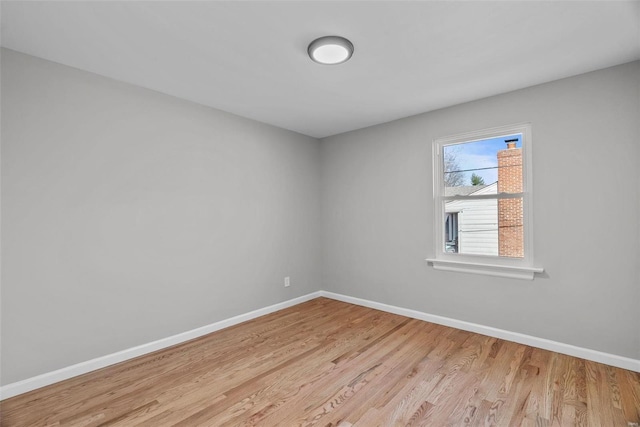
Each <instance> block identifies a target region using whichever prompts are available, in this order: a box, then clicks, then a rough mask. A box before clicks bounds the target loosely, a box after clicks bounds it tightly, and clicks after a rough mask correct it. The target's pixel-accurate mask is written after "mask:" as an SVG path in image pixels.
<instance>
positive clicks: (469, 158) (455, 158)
mask: <svg viewBox="0 0 640 427" xmlns="http://www.w3.org/2000/svg"><path fill="white" fill-rule="evenodd" d="M530 152H531V127H530V125H528V124H524V125H514V126H504V127H500V128H493V129H488V130H484V131H479V132H472V133H468V134H463V135H454V136H450V137H445V138H439V139H437V140H436V141H435V142H434V146H433V173H434V205H435V215H434V218H435V224H434V227H435V234H434V235H435V239H436V244H435V258H432V259H428V261H430V262H431V263H432V264H433V266H434V267H435V268H436V269H440V270H453V271H466V272H472V273H479V274H490V275H497V276H504V277H514V278H526V279H532V278H533V276H534V273H540V272H542V269H541V268H535V267H533V245H532V239H531V236H532V234H531V233H532V230H531V224H532V218H531V212H532V209H531V203H532V197H531V155H530Z"/></svg>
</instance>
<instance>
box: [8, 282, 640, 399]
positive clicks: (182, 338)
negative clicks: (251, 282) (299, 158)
mask: <svg viewBox="0 0 640 427" xmlns="http://www.w3.org/2000/svg"><path fill="white" fill-rule="evenodd" d="M318 297H326V298H331V299H335V300H338V301H343V302H348V303H350V304H355V305H361V306H364V307H369V308H374V309H376V310H381V311H386V312H388V313H394V314H399V315H401V316H406V317H411V318H414V319H419V320H424V321H426V322H431V323H437V324H439V325H444V326H449V327H452V328H457V329H462V330H464V331H470V332H476V333H479V334H483V335H488V336H490V337H495V338H500V339H504V340H508V341H513V342H517V343H520V344H525V345H529V346H532V347H538V348H542V349H544V350H550V351H555V352H557V353H562V354H568V355H570V356H575V357H580V358H582V359H587V360H592V361H594V362H599V363H605V364H607V365H611V366H616V367H619V368H623V369H628V370H630V371H635V372H640V360H637V359H631V358H628V357H622V356H617V355H615V354H609V353H603V352H601V351H596V350H590V349H587V348H582V347H576V346H574V345H570V344H564V343H561V342H557V341H551V340H547V339H544V338H538V337H533V336H531V335H525V334H521V333H518V332H511V331H506V330H504V329H498V328H492V327H490V326H484V325H478V324H476V323H471V322H465V321H463V320H456V319H451V318H449V317H443V316H437V315H434V314H428V313H423V312H421V311H417V310H411V309H408V308H402V307H396V306H393V305H389V304H383V303H379V302H375V301H369V300H365V299H362V298H356V297H350V296H347V295H342V294H336V293H333V292H328V291H317V292H312V293H310V294H307V295H303V296H301V297H298V298H294V299H290V300H288V301H284V302H281V303H278V304H273V305H270V306H268V307H264V308H260V309H258V310H254V311H250V312H248V313H244V314H240V315H238V316H234V317H231V318H229V319H225V320H221V321H219V322H215V323H212V324H210V325H207V326H203V327H200V328H196V329H192V330H190V331H187V332H183V333H181V334H177V335H173V336H170V337H167V338H163V339H160V340H157V341H153V342H150V343H147V344H142V345H139V346H137V347H132V348H129V349H126V350H122V351H119V352H117V353H112V354H108V355H106V356H102V357H98V358H96V359H92V360H88V361H86V362H81V363H78V364H75V365H71V366H68V367H66V368H62V369H58V370H56V371H52V372H48V373H45V374H42V375H38V376H35V377H32V378H27V379H26V380H22V381H18V382H15V383H12V384H7V385H5V386H3V387H0V400H3V399H8V398H10V397H14V396H17V395H19V394H23V393H27V392H29V391H32V390H35V389H38V388H41V387H44V386H47V385H50V384H54V383H57V382H59V381H63V380H66V379H69V378H72V377H75V376H78V375H82V374H86V373H88V372H91V371H95V370H97V369H101V368H105V367H107V366H110V365H114V364H116V363H120V362H124V361H125V360H130V359H133V358H135V357H138V356H142V355H145V354H148V353H152V352H154V351H157V350H162V349H163V348H167V347H171V346H173V345H176V344H180V343H183V342H186V341H189V340H192V339H194V338H198V337H201V336H203V335H207V334H210V333H212V332H215V331H219V330H220V329H224V328H228V327H229V326H233V325H237V324H238V323H242V322H246V321H247V320H251V319H255V318H256V317H260V316H264V315H265V314H269V313H273V312H275V311H278V310H282V309H284V308H288V307H292V306H294V305H296V304H300V303H303V302H305V301H309V300H312V299H314V298H318Z"/></svg>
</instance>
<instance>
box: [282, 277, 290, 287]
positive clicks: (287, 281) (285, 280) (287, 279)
mask: <svg viewBox="0 0 640 427" xmlns="http://www.w3.org/2000/svg"><path fill="white" fill-rule="evenodd" d="M289 286H291V279H290V278H289V276H287V277H285V278H284V287H285V288H288V287H289Z"/></svg>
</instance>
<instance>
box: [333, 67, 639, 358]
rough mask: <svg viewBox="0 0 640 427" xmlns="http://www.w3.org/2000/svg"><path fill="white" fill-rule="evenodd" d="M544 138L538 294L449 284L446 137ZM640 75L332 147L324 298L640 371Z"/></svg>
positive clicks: (491, 102)
mask: <svg viewBox="0 0 640 427" xmlns="http://www.w3.org/2000/svg"><path fill="white" fill-rule="evenodd" d="M519 122H531V123H532V127H533V165H534V171H533V172H534V182H533V186H534V233H535V236H534V244H535V263H536V265H537V266H542V267H544V268H545V270H546V274H544V275H543V276H542V277H538V278H536V279H535V280H534V281H520V280H512V279H505V278H495V277H487V276H477V275H469V274H464V273H452V272H443V271H436V270H434V269H433V268H432V267H430V266H429V265H428V264H427V263H426V262H425V261H424V258H427V257H431V256H433V255H434V253H433V244H432V239H433V203H432V174H431V144H432V141H433V139H434V138H437V137H442V136H447V135H451V134H457V133H461V132H466V131H473V130H480V129H485V128H489V127H493V126H499V125H508V124H513V123H519ZM639 135H640V62H635V63H631V64H626V65H621V66H617V67H613V68H609V69H605V70H601V71H597V72H593V73H589V74H584V75H581V76H577V77H573V78H568V79H564V80H560V81H556V82H552V83H548V84H544V85H540V86H535V87H531V88H528V89H524V90H520V91H517V92H512V93H508V94H504V95H500V96H496V97H492V98H487V99H483V100H480V101H477V102H471V103H467V104H463V105H458V106H455V107H452V108H447V109H443V110H438V111H434V112H430V113H426V114H422V115H419V116H414V117H410V118H406V119H402V120H398V121H394V122H391V123H387V124H383V125H379V126H375V127H371V128H367V129H362V130H359V131H354V132H350V133H347V134H342V135H338V136H334V137H331V138H327V139H324V140H322V146H321V151H322V154H321V158H322V199H321V205H322V209H323V229H322V239H323V274H324V278H323V281H324V286H325V289H327V290H329V291H335V292H339V293H343V294H347V295H351V296H355V297H361V298H366V299H370V300H374V301H378V302H383V303H387V304H393V305H398V306H401V307H407V308H411V309H416V310H420V311H424V312H427V313H432V314H437V315H442V316H447V317H451V318H454V319H460V320H466V321H470V322H475V323H479V324H482V325H488V326H493V327H497V328H502V329H506V330H510V331H515V332H520V333H524V334H529V335H533V336H537V337H542V338H547V339H551V340H556V341H560V342H564V343H568V344H573V345H577V346H581V347H585V348H590V349H594V350H600V351H604V352H609V353H613V354H617V355H621V356H627V357H631V358H640V320H639V319H640V317H639V316H638V313H639V311H638V302H639V301H640V283H639V278H640V271H639V268H640V267H639V266H640V262H639V261H638V260H640V239H639V237H640V229H639V223H640V221H639V220H638V218H640V201H639V198H640V192H639V191H638V183H639V182H640V180H639V172H638V171H639V170H640V143H639Z"/></svg>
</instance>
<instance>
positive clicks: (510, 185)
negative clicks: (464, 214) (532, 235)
mask: <svg viewBox="0 0 640 427" xmlns="http://www.w3.org/2000/svg"><path fill="white" fill-rule="evenodd" d="M498 167H499V168H498V193H520V192H522V149H521V148H511V149H506V150H501V151H498ZM523 217H524V215H523V210H522V199H504V200H498V254H499V255H500V256H505V257H519V258H522V257H524V228H523Z"/></svg>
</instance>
